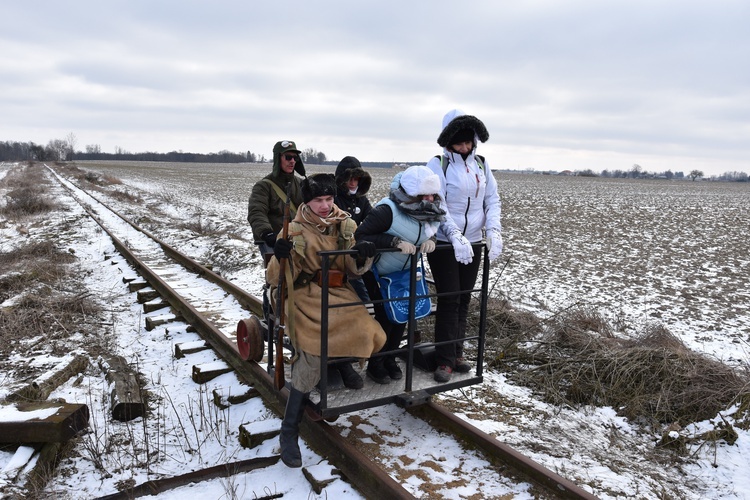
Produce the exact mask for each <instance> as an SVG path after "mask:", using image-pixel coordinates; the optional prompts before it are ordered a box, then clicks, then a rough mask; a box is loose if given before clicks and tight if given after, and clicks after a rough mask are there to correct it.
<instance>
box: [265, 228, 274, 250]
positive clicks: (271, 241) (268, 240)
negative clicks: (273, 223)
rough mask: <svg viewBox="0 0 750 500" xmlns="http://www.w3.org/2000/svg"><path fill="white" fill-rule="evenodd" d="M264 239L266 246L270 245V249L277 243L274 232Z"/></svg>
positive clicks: (268, 233)
mask: <svg viewBox="0 0 750 500" xmlns="http://www.w3.org/2000/svg"><path fill="white" fill-rule="evenodd" d="M262 238H263V241H264V242H265V244H266V245H268V248H273V246H274V244H275V243H276V233H274V232H273V231H268V232H267V233H266V234H264V235H263V236H262Z"/></svg>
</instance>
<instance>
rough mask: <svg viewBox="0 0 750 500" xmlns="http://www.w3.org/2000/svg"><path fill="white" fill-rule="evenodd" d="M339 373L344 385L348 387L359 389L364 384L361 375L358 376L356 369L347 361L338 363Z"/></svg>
mask: <svg viewBox="0 0 750 500" xmlns="http://www.w3.org/2000/svg"><path fill="white" fill-rule="evenodd" d="M339 373H341V379H342V380H343V381H344V385H345V386H346V387H348V388H349V389H361V388H362V387H363V386H364V385H365V383H364V381H363V380H362V377H360V376H359V373H357V370H355V369H354V367H353V366H352V364H351V363H349V362H345V363H342V364H340V365H339Z"/></svg>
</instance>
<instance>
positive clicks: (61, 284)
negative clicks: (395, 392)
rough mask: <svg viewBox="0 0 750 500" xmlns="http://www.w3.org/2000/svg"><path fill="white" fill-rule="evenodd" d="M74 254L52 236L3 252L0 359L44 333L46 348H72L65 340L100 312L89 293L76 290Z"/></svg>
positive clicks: (0, 263)
mask: <svg viewBox="0 0 750 500" xmlns="http://www.w3.org/2000/svg"><path fill="white" fill-rule="evenodd" d="M74 260H75V258H74V257H73V256H72V255H71V254H69V253H67V252H63V251H60V250H58V249H57V248H56V247H55V246H54V244H53V243H51V242H49V241H45V242H41V243H35V244H30V245H26V246H22V247H19V248H17V249H16V250H14V251H13V252H8V253H0V268H2V269H3V270H4V271H5V275H4V276H3V277H2V278H0V303H4V302H6V301H8V299H13V300H12V301H11V303H10V304H9V305H6V306H5V307H3V308H0V359H8V356H9V355H10V354H11V353H13V352H18V351H19V350H21V351H23V350H24V349H27V348H33V346H31V345H29V344H27V342H28V341H30V340H32V339H35V338H41V339H42V342H41V344H42V345H43V347H44V348H45V349H46V350H47V351H48V352H50V351H51V352H55V353H58V354H63V353H65V352H67V351H69V347H70V346H69V345H68V344H67V343H66V342H65V341H64V340H65V339H66V338H67V337H69V336H70V335H72V334H73V333H76V332H80V331H81V330H82V328H85V327H86V324H87V323H89V322H91V321H92V319H94V318H95V317H96V315H97V314H98V312H99V308H98V306H96V303H95V302H94V301H93V300H92V299H91V298H90V297H89V296H88V294H87V293H84V294H80V293H76V292H75V291H74V290H73V289H74V288H75V287H74V285H73V280H74V278H75V277H74V276H72V274H73V270H72V269H71V267H70V264H71V263H72V262H73V261H74Z"/></svg>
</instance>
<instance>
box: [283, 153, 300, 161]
mask: <svg viewBox="0 0 750 500" xmlns="http://www.w3.org/2000/svg"><path fill="white" fill-rule="evenodd" d="M284 159H285V160H286V161H292V160H294V161H299V158H298V157H297V155H290V154H285V155H284Z"/></svg>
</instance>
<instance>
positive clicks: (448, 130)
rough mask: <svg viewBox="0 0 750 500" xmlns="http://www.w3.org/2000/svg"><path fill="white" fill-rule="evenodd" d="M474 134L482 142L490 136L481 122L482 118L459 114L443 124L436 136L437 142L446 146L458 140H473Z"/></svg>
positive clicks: (456, 142)
mask: <svg viewBox="0 0 750 500" xmlns="http://www.w3.org/2000/svg"><path fill="white" fill-rule="evenodd" d="M475 135H476V136H477V137H478V138H479V140H480V141H482V142H487V139H489V138H490V134H489V132H487V128H486V127H485V126H484V123H482V120H480V119H479V118H477V117H476V116H472V115H461V116H457V117H455V118H454V119H452V120H451V121H450V123H449V124H448V125H446V126H445V128H444V129H443V131H442V132H441V133H440V136H439V137H438V140H437V143H438V144H439V145H440V146H442V147H444V148H447V147H448V146H451V145H453V144H458V143H459V142H464V141H473V140H474V136H475Z"/></svg>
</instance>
